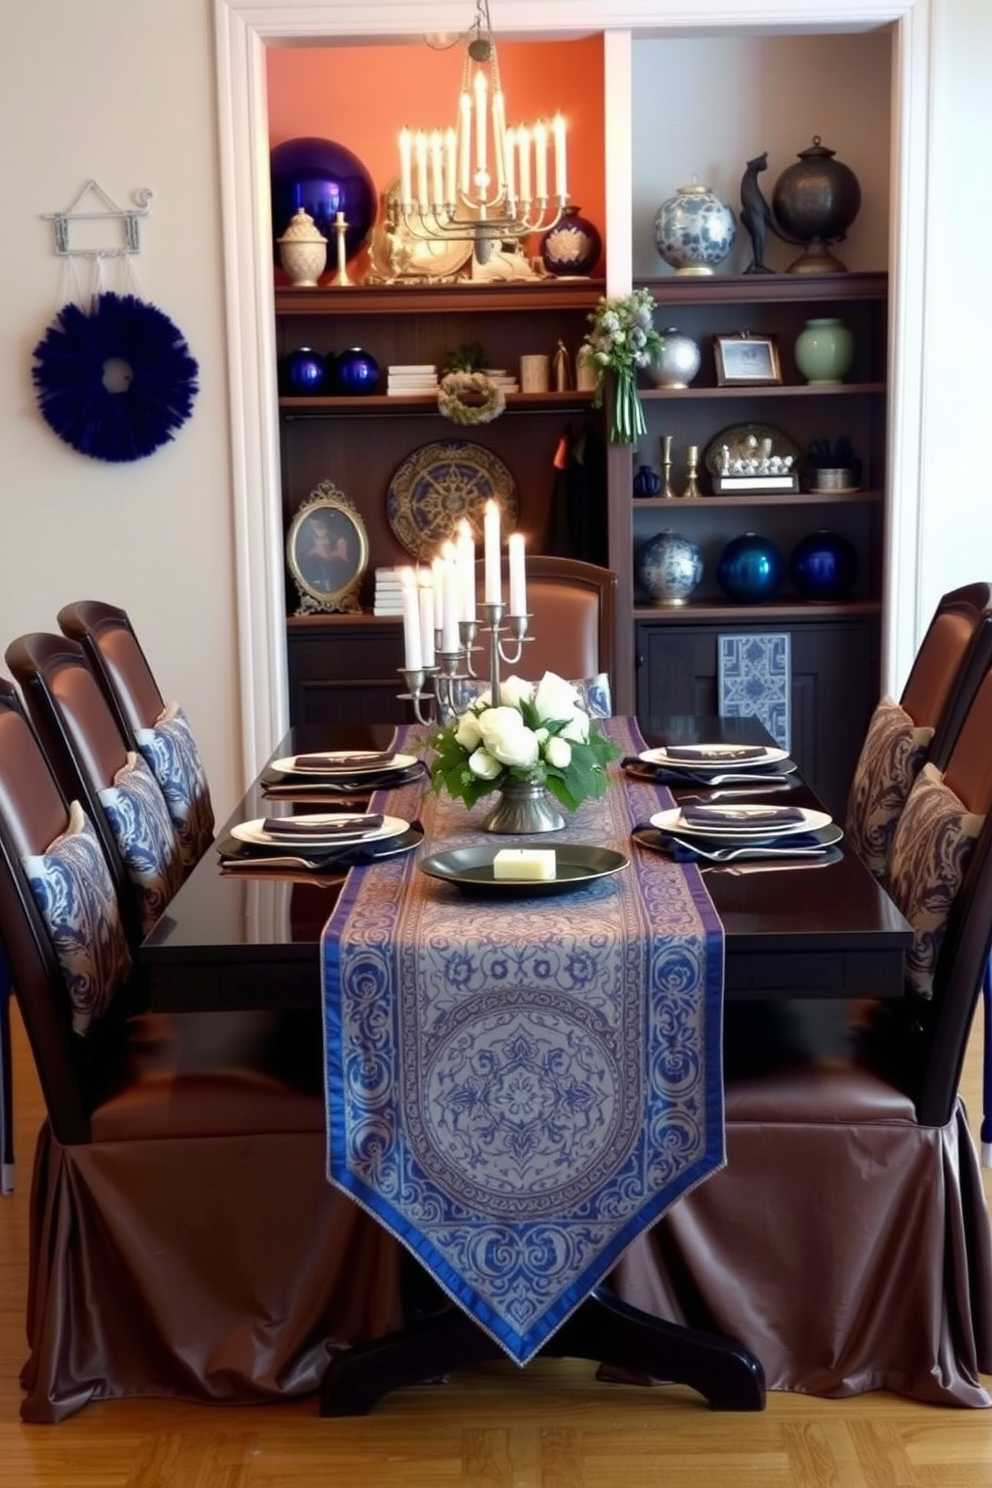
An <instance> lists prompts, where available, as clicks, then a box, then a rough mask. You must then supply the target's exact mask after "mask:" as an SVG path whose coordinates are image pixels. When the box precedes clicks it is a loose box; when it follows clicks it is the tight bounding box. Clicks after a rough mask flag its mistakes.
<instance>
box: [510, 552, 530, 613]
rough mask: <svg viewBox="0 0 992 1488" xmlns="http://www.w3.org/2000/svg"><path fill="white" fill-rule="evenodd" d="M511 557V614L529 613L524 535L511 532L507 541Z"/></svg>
mask: <svg viewBox="0 0 992 1488" xmlns="http://www.w3.org/2000/svg"><path fill="white" fill-rule="evenodd" d="M506 546H507V551H508V553H509V557H510V614H511V615H526V613H527V576H526V570H525V568H524V535H523V533H522V532H511V533H510V540H509V542H508V543H507V545H506Z"/></svg>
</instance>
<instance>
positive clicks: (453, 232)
mask: <svg viewBox="0 0 992 1488" xmlns="http://www.w3.org/2000/svg"><path fill="white" fill-rule="evenodd" d="M467 36H468V44H467V46H466V49H465V65H464V67H463V69H462V83H461V94H460V97H459V103H458V119H457V125H456V126H454V127H450V126H449V127H448V128H446V129H443V130H442V129H416V130H412V129H409V128H406V127H404V128H403V129H401V130H400V139H399V151H400V184H399V211H400V215H401V217H402V220H403V225H404V227H405V228H406V230H407V232H408V233H409V234H410V235H411V237H414V238H420V239H422V240H424V241H437V240H439V239H440V240H444V239H452V238H460V239H463V240H466V239H471V241H472V243H473V247H474V252H475V257H476V259H477V261H478V262H479V263H480V264H485V263H487V262H488V260H489V257H490V255H491V253H492V251H493V247H494V246H496V245H498V244H500V243H501V242H504V241H507V240H514V239H516V240H519V239H522V238H525V237H528V236H529V235H530V234H531V233H536V232H541V233H543V232H547V231H548V229H549V228H552V227H554V225H555V223H556V222H557V221H558V220H559V218H560V217H561V213H562V209H563V207H564V206H565V204H566V202H567V201H568V186H567V179H566V145H565V121H564V119H563V118H562V117H561V115H560V114H556V115H555V117H554V118H553V119H552V120H551V121H550V123H548V122H547V121H546V120H543V119H542V120H538V122H537V123H535V124H533V125H530V126H525V125H521V126H518V127H516V128H510V129H508V128H507V126H506V101H505V97H504V94H503V88H502V85H501V83H500V76H499V60H498V58H497V55H496V41H495V39H494V37H493V32H492V26H491V24H490V20H489V0H476V9H475V19H474V21H473V23H472V26H471V29H470V30H469V32H468V33H467ZM549 186H553V190H549Z"/></svg>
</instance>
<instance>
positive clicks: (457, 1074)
mask: <svg viewBox="0 0 992 1488" xmlns="http://www.w3.org/2000/svg"><path fill="white" fill-rule="evenodd" d="M602 726H603V727H604V728H605V729H606V730H607V731H608V732H609V733H610V734H611V735H612V736H613V737H614V738H615V739H616V741H617V743H618V744H619V745H620V748H621V749H622V750H623V752H624V753H625V754H628V753H633V752H636V751H637V750H638V749H641V748H643V747H644V742H643V740H642V739H641V737H640V735H639V733H638V731H637V726H636V723H635V722H634V721H633V720H632V719H616V718H615V719H610V720H607V721H605V722H604V723H603V725H602ZM658 805H659V795H658V788H657V787H656V786H654V785H639V784H636V783H629V782H626V781H625V780H624V779H623V778H622V776H621V774H620V771H619V769H618V768H617V766H616V765H614V766H611V785H610V788H609V790H608V791H607V794H606V796H605V797H604V798H603V799H602V800H601V801H589V802H586V803H584V804H583V805H582V806H581V807H580V808H579V810H577V811H575V812H574V813H572V814H571V815H570V816H569V818H568V821H567V825H566V827H565V829H564V830H563V831H561V832H556V833H554V834H549V835H548V837H547V838H546V839H542V841H546V844H547V845H548V846H554V845H555V844H556V843H561V842H582V843H589V844H596V845H599V846H609V847H617V848H620V849H622V850H624V851H626V852H628V853H629V854H630V858H631V863H630V867H629V868H627V869H625V870H623V871H622V872H620V873H618V874H615V875H614V876H612V877H609V878H603V879H598V880H595V881H593V882H590V883H588V884H586V885H584V886H582V887H581V888H579V889H575V890H570V891H569V892H567V893H563V894H561V895H555V896H552V897H543V896H542V897H532V898H531V897H523V896H517V895H513V896H507V897H505V898H504V897H502V896H492V895H487V896H477V895H474V894H469V893H463V892H462V891H461V890H460V889H459V888H458V887H457V886H455V885H451V884H448V883H443V882H438V881H437V880H436V879H432V878H429V877H428V876H427V875H425V874H423V873H421V872H420V871H419V870H418V868H417V866H416V857H417V856H419V855H422V854H423V853H426V852H435V851H438V850H440V849H443V848H444V847H451V846H460V845H468V844H470V843H473V842H489V843H495V844H496V845H511V846H512V845H513V843H514V841H515V839H513V838H505V839H504V838H498V839H497V838H493V837H490V836H488V835H487V834H485V833H483V832H481V831H480V830H479V824H480V822H481V821H482V820H483V818H484V816H485V814H486V812H488V811H489V810H490V809H491V806H492V802H491V800H486V801H484V802H483V803H482V804H480V806H478V807H477V808H476V809H475V810H474V811H472V812H469V811H468V810H467V809H466V808H465V806H464V804H463V803H462V802H456V801H452V800H450V799H449V798H448V797H447V796H435V795H433V794H432V793H431V792H429V791H428V790H425V789H424V787H423V785H422V784H420V785H409V786H406V787H404V788H402V789H400V790H396V791H392V792H389V793H386V792H383V793H381V794H380V795H377V796H376V797H375V799H374V802H373V806H372V809H373V810H375V811H380V810H381V811H383V812H386V813H389V814H391V815H398V816H406V817H408V818H412V817H414V816H419V817H420V819H421V821H422V822H423V824H424V828H425V840H424V844H423V847H422V848H421V849H420V850H419V852H418V853H417V854H409V855H407V856H406V857H400V858H395V859H389V860H386V861H384V862H381V863H378V864H376V865H375V866H374V867H372V868H367V869H365V868H363V869H357V870H355V871H353V872H352V873H351V874H350V875H349V878H348V881H347V883H346V885H345V887H344V889H343V890H342V893H341V896H340V898H339V901H338V904H337V906H336V908H335V911H334V913H333V914H332V916H331V918H330V920H329V921H328V924H327V926H326V927H325V930H324V934H323V937H322V974H323V989H324V996H323V1002H324V1035H325V1046H326V1047H325V1057H326V1077H327V1130H328V1174H329V1177H330V1179H331V1181H332V1182H333V1183H335V1184H336V1185H337V1186H338V1187H340V1188H341V1189H343V1190H344V1191H345V1192H346V1193H349V1194H351V1195H352V1197H353V1198H354V1199H355V1200H356V1201H357V1202H358V1203H360V1204H361V1205H363V1206H364V1207H365V1208H366V1209H368V1210H369V1211H370V1212H371V1213H373V1214H374V1215H375V1216H376V1217H377V1218H378V1219H379V1220H380V1221H381V1223H382V1224H383V1225H385V1227H386V1228H387V1229H388V1230H390V1231H391V1232H392V1233H393V1234H394V1235H395V1236H397V1238H398V1239H400V1240H401V1241H402V1242H403V1243H404V1244H405V1245H406V1246H407V1247H408V1248H409V1249H410V1250H411V1252H412V1253H413V1254H414V1255H415V1256H416V1257H417V1259H418V1260H419V1261H420V1262H421V1263H422V1264H423V1265H424V1266H425V1267H426V1268H427V1270H428V1271H429V1272H430V1273H431V1275H432V1276H433V1277H434V1278H435V1280H436V1281H437V1282H438V1284H439V1285H440V1286H441V1287H442V1289H443V1290H444V1291H445V1292H446V1293H447V1294H448V1295H449V1296H450V1297H451V1298H452V1299H453V1300H454V1301H455V1302H456V1303H458V1305H459V1306H461V1307H462V1308H464V1309H465V1311H466V1312H468V1313H469V1315H470V1316H471V1317H472V1318H473V1319H474V1320H475V1321H476V1322H477V1323H478V1325H479V1326H480V1327H481V1328H483V1329H485V1331H486V1332H487V1333H488V1334H489V1335H490V1336H491V1337H492V1338H493V1339H494V1340H495V1341H496V1342H497V1343H498V1344H499V1345H500V1346H501V1347H502V1348H503V1349H505V1351H506V1352H507V1353H508V1354H509V1355H510V1357H511V1358H513V1359H515V1360H516V1361H517V1362H518V1363H520V1364H524V1363H526V1362H527V1360H528V1359H530V1358H531V1357H532V1356H533V1355H534V1354H535V1353H536V1352H537V1351H538V1349H540V1347H541V1345H542V1344H543V1343H545V1342H546V1341H547V1339H548V1338H549V1337H550V1336H551V1335H552V1334H553V1333H554V1331H555V1330H556V1329H557V1328H558V1327H560V1326H561V1324H562V1323H563V1322H564V1321H565V1319H566V1318H567V1317H568V1315H569V1314H570V1313H571V1312H572V1311H573V1310H574V1309H575V1308H576V1307H577V1306H578V1305H579V1303H581V1302H582V1300H583V1299H584V1298H585V1297H586V1296H587V1295H588V1294H589V1292H590V1291H591V1290H592V1288H593V1287H594V1286H596V1284H597V1283H598V1282H599V1281H601V1280H602V1278H603V1277H604V1276H605V1275H606V1274H607V1273H608V1272H609V1271H610V1270H611V1268H612V1267H613V1265H614V1264H615V1262H616V1261H617V1259H618V1257H619V1256H620V1255H621V1253H622V1252H623V1251H624V1250H625V1249H626V1247H627V1246H628V1245H630V1243H631V1242H632V1241H633V1240H634V1239H635V1238H636V1236H637V1235H638V1234H639V1233H640V1232H641V1231H642V1230H644V1229H645V1228H647V1227H648V1226H649V1225H651V1224H653V1223H654V1222H655V1221H656V1220H657V1219H658V1218H659V1217H660V1216H661V1215H662V1214H663V1213H664V1211H665V1210H666V1209H667V1208H668V1207H669V1206H670V1205H671V1204H672V1203H673V1202H674V1201H675V1200H676V1199H677V1198H679V1197H680V1196H681V1195H682V1194H684V1193H686V1192H688V1191H689V1190H690V1189H691V1188H693V1187H694V1186H695V1185H696V1184H697V1183H699V1182H700V1181H701V1180H702V1179H704V1178H705V1177H707V1176H708V1175H709V1174H711V1173H713V1172H715V1171H717V1170H718V1169H719V1168H720V1167H722V1166H723V1163H724V1161H725V1155H724V1133H723V1080H722V1068H721V1039H722V991H723V932H722V928H721V926H720V923H719V920H718V918H717V916H716V913H715V911H714V909H713V906H712V903H711V901H710V899H709V896H708V894H707V893H706V890H705V888H704V886H703V882H702V879H701V878H700V876H699V873H698V870H697V869H696V868H695V867H693V866H692V865H682V864H676V863H672V862H671V861H669V860H668V859H667V858H665V857H664V856H662V855H661V854H658V853H648V852H640V851H638V849H637V848H636V847H634V846H633V845H632V844H631V842H630V835H629V834H630V828H631V825H632V824H633V823H634V822H635V821H637V820H639V819H642V818H643V817H644V816H646V815H649V814H650V812H651V811H652V810H657V808H658Z"/></svg>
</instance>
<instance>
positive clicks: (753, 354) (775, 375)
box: [713, 331, 782, 387]
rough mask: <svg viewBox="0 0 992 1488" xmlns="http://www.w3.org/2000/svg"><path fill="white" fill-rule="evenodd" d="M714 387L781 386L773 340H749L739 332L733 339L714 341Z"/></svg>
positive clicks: (720, 338)
mask: <svg viewBox="0 0 992 1488" xmlns="http://www.w3.org/2000/svg"><path fill="white" fill-rule="evenodd" d="M713 358H714V361H715V362H716V384H717V387H747V385H748V384H749V383H750V384H755V385H756V384H759V383H764V384H765V385H768V384H770V383H781V381H782V367H781V364H780V362H779V357H778V340H777V338H776V337H775V336H752V335H751V334H750V333H749V332H748V331H738V332H736V333H735V334H734V335H732V336H714V337H713Z"/></svg>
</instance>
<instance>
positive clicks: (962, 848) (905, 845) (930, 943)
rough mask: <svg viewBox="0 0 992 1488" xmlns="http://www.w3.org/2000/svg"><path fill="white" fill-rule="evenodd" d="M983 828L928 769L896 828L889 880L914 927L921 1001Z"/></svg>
mask: <svg viewBox="0 0 992 1488" xmlns="http://www.w3.org/2000/svg"><path fill="white" fill-rule="evenodd" d="M984 824H985V818H984V816H976V815H975V813H974V812H971V811H965V809H964V807H963V806H962V805H961V802H960V801H959V800H958V798H957V796H956V795H955V794H954V792H953V791H952V790H951V789H950V788H949V787H948V786H946V785H945V784H944V780H943V776H942V775H941V773H940V771H939V770H938V769H937V767H936V766H935V765H924V767H923V769H922V770H921V772H920V775H919V778H918V780H917V781H916V783H915V785H914V786H913V788H912V790H911V791H910V793H909V799H908V801H907V802H906V805H905V807H904V808H903V812H902V815H901V816H900V818H899V821H898V823H897V825H896V829H895V833H894V835H893V838H892V852H891V853H890V855H889V866H888V871H887V872H886V875H885V887H886V888H887V889H888V891H889V894H890V895H891V896H892V898H893V899H894V900H895V902H896V904H897V905H898V906H899V908H900V909H901V910H902V912H903V914H904V915H905V917H906V919H907V920H908V921H909V923H910V924H911V925H912V927H913V944H912V946H911V947H910V950H909V952H908V953H907V956H906V980H907V982H908V984H909V986H910V988H911V990H912V991H913V992H915V993H916V995H917V996H918V997H924V998H927V999H929V998H930V997H932V996H933V975H934V971H935V970H936V967H937V957H938V956H939V954H940V947H941V944H942V942H943V939H944V931H945V929H946V927H947V917H948V915H949V914H950V912H951V905H952V904H953V903H954V898H955V895H956V894H957V892H958V889H959V888H960V887H961V884H962V881H963V879H964V875H965V873H966V871H967V868H968V864H969V863H970V861H971V855H972V853H973V852H974V850H975V840H976V838H977V837H978V836H979V834H980V832H981V830H982V827H983V826H984Z"/></svg>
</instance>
